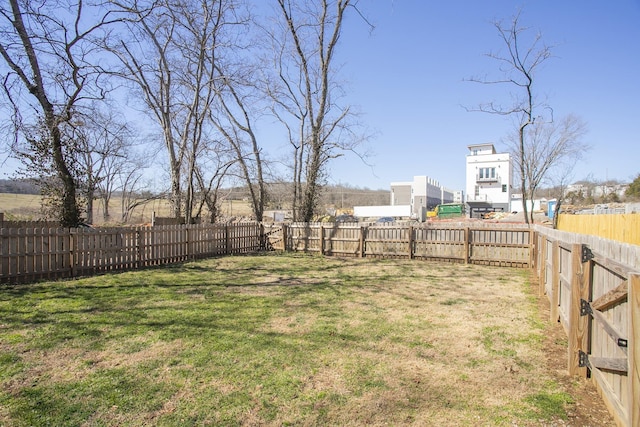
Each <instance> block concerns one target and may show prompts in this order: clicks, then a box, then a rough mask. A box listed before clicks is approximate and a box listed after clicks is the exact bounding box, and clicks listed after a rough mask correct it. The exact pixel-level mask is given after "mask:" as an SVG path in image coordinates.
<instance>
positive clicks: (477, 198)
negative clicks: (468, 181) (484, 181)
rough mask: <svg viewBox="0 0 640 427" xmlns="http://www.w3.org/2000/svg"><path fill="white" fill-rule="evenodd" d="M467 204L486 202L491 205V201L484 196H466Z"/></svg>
mask: <svg viewBox="0 0 640 427" xmlns="http://www.w3.org/2000/svg"><path fill="white" fill-rule="evenodd" d="M467 202H486V203H491V199H490V198H489V196H487V195H486V194H477V195H471V194H469V195H467Z"/></svg>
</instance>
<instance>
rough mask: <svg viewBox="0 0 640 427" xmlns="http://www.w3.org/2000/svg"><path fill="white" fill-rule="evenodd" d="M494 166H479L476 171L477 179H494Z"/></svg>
mask: <svg viewBox="0 0 640 427" xmlns="http://www.w3.org/2000/svg"><path fill="white" fill-rule="evenodd" d="M495 177H496V168H480V170H479V171H478V178H479V179H495Z"/></svg>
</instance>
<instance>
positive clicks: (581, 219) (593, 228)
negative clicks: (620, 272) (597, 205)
mask: <svg viewBox="0 0 640 427" xmlns="http://www.w3.org/2000/svg"><path fill="white" fill-rule="evenodd" d="M558 230H562V231H568V232H571V233H578V234H586V235H592V236H598V237H602V238H605V239H610V240H616V241H618V242H622V243H629V244H632V245H640V214H637V213H630V214H613V215H611V214H608V215H569V214H560V216H558Z"/></svg>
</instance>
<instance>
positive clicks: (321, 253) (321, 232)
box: [318, 224, 324, 255]
mask: <svg viewBox="0 0 640 427" xmlns="http://www.w3.org/2000/svg"><path fill="white" fill-rule="evenodd" d="M318 234H320V255H324V226H323V225H322V224H320V232H319V233H318Z"/></svg>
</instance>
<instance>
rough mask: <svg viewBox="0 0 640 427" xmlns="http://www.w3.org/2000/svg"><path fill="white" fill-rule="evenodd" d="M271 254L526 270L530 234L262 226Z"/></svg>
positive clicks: (503, 229)
mask: <svg viewBox="0 0 640 427" xmlns="http://www.w3.org/2000/svg"><path fill="white" fill-rule="evenodd" d="M265 232H266V238H267V240H268V242H269V245H270V246H271V247H273V248H277V249H280V250H287V251H307V252H316V253H320V254H323V255H339V256H353V257H378V258H380V257H384V258H417V259H439V260H445V261H453V262H462V263H471V264H485V265H496V266H502V267H531V266H532V265H533V264H532V262H533V259H532V256H533V251H532V242H533V239H532V236H533V231H532V230H531V229H529V228H528V227H525V226H521V225H519V226H508V227H507V226H503V225H498V224H493V227H485V226H482V227H475V226H473V227H470V226H468V225H466V226H465V225H457V224H453V225H451V224H446V225H432V224H424V225H419V226H411V225H409V226H401V225H384V226H383V225H374V226H360V225H357V224H351V225H349V224H322V223H318V224H297V223H296V224H277V225H272V226H266V225H265Z"/></svg>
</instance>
